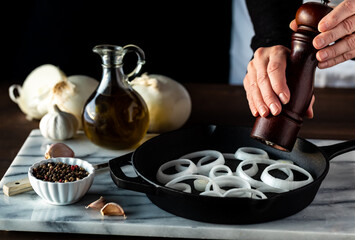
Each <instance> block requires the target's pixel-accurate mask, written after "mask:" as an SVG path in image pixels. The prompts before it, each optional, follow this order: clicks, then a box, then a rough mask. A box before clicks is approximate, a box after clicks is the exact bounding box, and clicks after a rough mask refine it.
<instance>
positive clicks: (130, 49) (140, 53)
mask: <svg viewBox="0 0 355 240" xmlns="http://www.w3.org/2000/svg"><path fill="white" fill-rule="evenodd" d="M123 49H124V51H125V52H124V54H126V53H129V52H135V53H136V54H137V57H138V61H137V66H136V68H135V69H134V70H133V71H132V72H130V73H129V74H127V77H128V78H129V79H133V78H134V77H135V76H137V74H138V73H139V72H140V70H141V69H142V66H143V64H144V63H145V54H144V52H143V50H142V49H141V48H139V47H138V46H136V45H133V44H129V45H126V46H124V47H123Z"/></svg>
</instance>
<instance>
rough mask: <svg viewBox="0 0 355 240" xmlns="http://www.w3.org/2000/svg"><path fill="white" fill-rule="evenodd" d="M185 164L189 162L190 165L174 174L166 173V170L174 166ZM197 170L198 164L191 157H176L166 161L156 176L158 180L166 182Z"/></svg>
mask: <svg viewBox="0 0 355 240" xmlns="http://www.w3.org/2000/svg"><path fill="white" fill-rule="evenodd" d="M183 164H188V165H189V166H188V167H185V168H183V170H182V171H180V172H177V173H174V174H166V173H164V170H166V169H168V168H170V167H174V166H175V169H176V166H177V165H183ZM196 172H197V167H196V165H195V164H194V163H193V162H192V161H191V160H189V159H176V160H171V161H169V162H166V163H164V164H162V165H161V166H160V167H159V169H158V172H157V175H156V178H157V180H158V182H160V183H162V184H165V183H167V182H169V181H171V180H173V179H175V178H177V177H180V176H184V175H191V174H194V173H196Z"/></svg>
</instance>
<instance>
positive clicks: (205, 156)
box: [181, 150, 225, 176]
mask: <svg viewBox="0 0 355 240" xmlns="http://www.w3.org/2000/svg"><path fill="white" fill-rule="evenodd" d="M197 157H201V159H200V160H199V161H198V162H197V164H196V166H197V172H198V173H199V174H202V175H205V176H208V173H209V171H210V170H211V168H212V167H213V166H215V165H223V164H224V163H225V160H224V157H223V155H222V153H220V152H218V151H216V150H203V151H197V152H192V153H189V154H186V155H184V156H182V157H181V158H185V159H192V158H197ZM213 158H215V160H214V161H212V162H210V163H207V164H204V163H205V162H207V161H209V160H211V159H213Z"/></svg>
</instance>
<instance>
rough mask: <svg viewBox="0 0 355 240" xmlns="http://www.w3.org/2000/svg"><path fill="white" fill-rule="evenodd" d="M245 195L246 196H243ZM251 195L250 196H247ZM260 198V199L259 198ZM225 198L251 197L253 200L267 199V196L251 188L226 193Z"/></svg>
mask: <svg viewBox="0 0 355 240" xmlns="http://www.w3.org/2000/svg"><path fill="white" fill-rule="evenodd" d="M241 193H244V195H241ZM245 193H249V194H245ZM258 196H259V197H258ZM223 197H249V198H250V197H251V198H253V199H267V197H266V195H265V194H264V193H262V192H261V191H259V190H256V189H250V188H233V189H230V190H228V191H226V192H225V193H224V194H223Z"/></svg>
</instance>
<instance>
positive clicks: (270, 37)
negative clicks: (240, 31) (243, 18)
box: [246, 0, 302, 52]
mask: <svg viewBox="0 0 355 240" xmlns="http://www.w3.org/2000/svg"><path fill="white" fill-rule="evenodd" d="M301 4H302V0H291V1H285V0H264V1H261V0H246V5H247V7H248V11H249V15H250V18H251V20H252V23H253V25H254V31H255V35H254V37H253V39H252V41H251V48H252V49H253V51H254V52H255V51H256V49H258V48H259V47H270V46H275V45H283V46H286V47H288V48H290V46H291V33H292V30H291V29H290V28H289V24H290V22H291V21H292V20H293V19H294V18H295V16H296V12H297V9H298V8H299V7H300V6H301Z"/></svg>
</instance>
